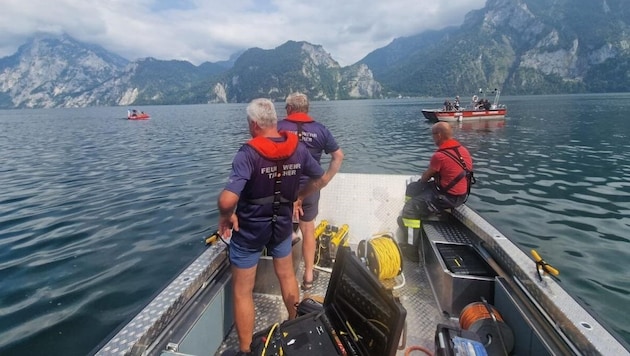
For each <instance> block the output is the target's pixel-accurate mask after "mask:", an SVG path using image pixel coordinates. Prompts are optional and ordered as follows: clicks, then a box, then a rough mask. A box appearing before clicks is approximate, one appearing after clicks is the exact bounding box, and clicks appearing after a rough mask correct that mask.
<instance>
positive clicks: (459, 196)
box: [403, 122, 475, 221]
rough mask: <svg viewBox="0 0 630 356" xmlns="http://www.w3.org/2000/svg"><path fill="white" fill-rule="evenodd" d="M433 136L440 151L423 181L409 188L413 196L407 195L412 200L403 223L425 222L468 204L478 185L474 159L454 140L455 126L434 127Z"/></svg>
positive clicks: (407, 207) (444, 124)
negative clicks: (423, 219) (474, 187)
mask: <svg viewBox="0 0 630 356" xmlns="http://www.w3.org/2000/svg"><path fill="white" fill-rule="evenodd" d="M431 134H432V136H433V142H434V143H435V145H436V146H437V147H438V149H437V150H436V151H435V152H434V153H433V155H432V156H431V160H430V162H429V167H428V168H427V169H426V170H425V171H424V173H422V177H421V178H420V180H418V182H414V183H411V184H410V186H408V187H407V191H408V192H409V191H411V192H413V193H410V194H407V195H411V196H410V198H411V199H410V200H408V201H407V202H406V203H405V206H404V207H403V221H404V220H405V219H407V218H408V219H413V218H420V219H422V218H425V217H428V216H431V215H433V214H436V213H438V214H439V213H440V212H442V211H444V210H446V209H450V208H455V207H458V206H460V205H462V204H464V203H465V202H466V199H467V198H468V195H469V194H470V188H471V186H472V184H474V183H475V178H474V175H473V160H472V157H471V156H470V153H469V152H468V149H466V147H464V146H463V145H462V144H461V143H459V142H458V141H457V140H455V139H454V138H453V129H452V127H451V125H449V124H448V123H446V122H438V123H436V124H434V125H433V126H432V127H431ZM411 185H413V186H411Z"/></svg>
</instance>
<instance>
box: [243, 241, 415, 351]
mask: <svg viewBox="0 0 630 356" xmlns="http://www.w3.org/2000/svg"><path fill="white" fill-rule="evenodd" d="M406 315H407V311H406V310H405V308H404V307H403V306H402V305H401V304H400V302H399V301H398V300H397V298H395V297H394V296H393V295H392V293H391V291H390V290H387V289H386V288H385V287H384V286H383V285H382V284H381V282H380V281H379V280H378V278H376V276H374V274H372V273H371V272H370V271H369V270H368V269H367V267H366V266H365V265H364V264H363V263H362V262H361V261H360V260H359V258H358V257H357V256H356V255H355V254H354V253H352V251H351V250H350V248H349V247H340V248H339V249H338V251H337V255H336V258H335V264H334V265H333V270H332V275H331V277H330V281H329V282H328V290H327V292H326V297H325V298H324V304H323V308H322V310H321V311H313V312H310V313H307V314H304V315H302V316H299V317H297V318H296V319H294V320H289V321H285V322H283V323H282V324H280V325H279V326H278V327H277V328H276V329H277V330H271V328H270V329H267V330H266V331H263V332H260V333H257V334H256V335H254V342H253V343H252V349H253V351H255V352H256V353H257V354H261V353H262V351H263V350H264V352H265V355H274V354H279V353H278V352H279V348H280V347H281V348H282V351H283V354H284V355H286V356H294V355H297V356H309V355H317V356H320V355H344V356H345V355H348V356H351V355H358V356H387V355H395V354H396V352H397V349H398V344H399V341H400V336H401V334H402V331H403V328H404V325H405V317H406ZM268 338H270V340H267V339H268ZM265 345H266V346H265ZM403 346H404V345H403Z"/></svg>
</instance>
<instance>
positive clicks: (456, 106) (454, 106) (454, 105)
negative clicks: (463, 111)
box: [453, 96, 459, 111]
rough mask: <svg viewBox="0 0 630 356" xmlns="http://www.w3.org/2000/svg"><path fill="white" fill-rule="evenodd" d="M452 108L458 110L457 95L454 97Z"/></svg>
mask: <svg viewBox="0 0 630 356" xmlns="http://www.w3.org/2000/svg"><path fill="white" fill-rule="evenodd" d="M453 108H454V109H455V110H456V111H459V96H456V97H455V101H453Z"/></svg>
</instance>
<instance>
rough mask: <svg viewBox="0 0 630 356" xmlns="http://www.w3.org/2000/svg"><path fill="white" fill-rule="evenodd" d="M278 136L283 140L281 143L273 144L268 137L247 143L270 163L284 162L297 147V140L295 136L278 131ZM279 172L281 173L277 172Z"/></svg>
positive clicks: (254, 139) (258, 137) (255, 138)
mask: <svg viewBox="0 0 630 356" xmlns="http://www.w3.org/2000/svg"><path fill="white" fill-rule="evenodd" d="M280 136H282V137H284V138H285V140H284V141H282V142H275V141H273V140H271V139H270V138H268V137H263V136H257V137H254V138H252V139H251V140H249V141H248V142H247V144H248V145H250V146H251V147H252V148H253V149H254V150H256V152H258V154H260V155H261V156H263V157H264V158H267V159H269V160H271V161H281V160H285V159H287V158H289V157H291V155H292V154H293V152H295V149H296V148H297V145H298V138H297V136H296V135H294V134H292V133H290V132H286V131H280ZM279 172H281V171H279Z"/></svg>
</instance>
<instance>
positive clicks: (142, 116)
mask: <svg viewBox="0 0 630 356" xmlns="http://www.w3.org/2000/svg"><path fill="white" fill-rule="evenodd" d="M150 118H151V116H150V115H149V114H147V113H145V112H144V111H141V112H137V111H136V110H127V119H128V120H148V119H150Z"/></svg>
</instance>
